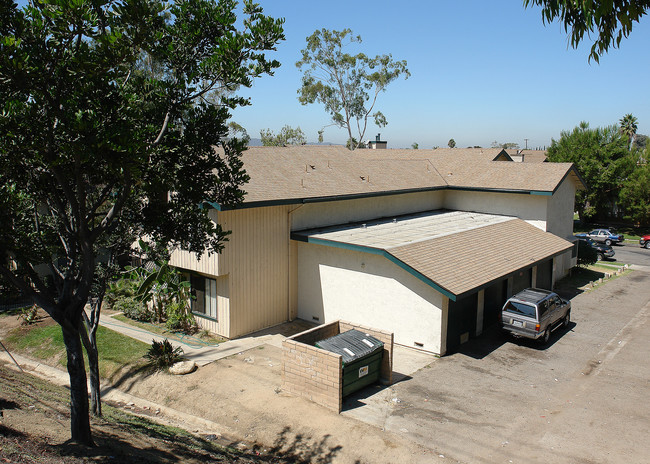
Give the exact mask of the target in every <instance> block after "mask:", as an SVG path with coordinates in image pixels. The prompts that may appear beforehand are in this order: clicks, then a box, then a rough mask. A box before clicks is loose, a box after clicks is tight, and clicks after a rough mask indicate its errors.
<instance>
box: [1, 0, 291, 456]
mask: <svg viewBox="0 0 650 464" xmlns="http://www.w3.org/2000/svg"><path fill="white" fill-rule="evenodd" d="M236 9H237V2H236V1H235V0H219V1H216V2H215V1H211V0H176V1H172V2H163V1H162V0H100V1H96V0H38V1H30V2H29V5H28V6H27V7H25V8H23V9H19V7H18V6H17V5H16V3H15V2H14V1H13V0H0V114H1V115H2V116H1V117H0V221H1V223H2V225H3V227H2V228H0V257H1V261H0V275H2V277H4V278H5V279H6V280H8V281H9V282H11V283H12V284H13V285H14V286H15V287H17V288H18V289H20V290H21V291H22V292H23V294H24V295H27V296H28V297H30V298H31V299H32V300H33V301H34V302H35V303H36V304H38V305H39V306H41V307H42V308H43V309H44V310H45V311H46V312H47V313H48V314H49V315H50V316H51V317H52V318H53V319H54V320H55V321H56V322H57V323H58V324H60V325H61V328H62V331H63V339H64V342H65V346H66V352H67V368H68V373H69V375H70V396H71V406H70V407H71V435H72V439H73V440H74V441H76V442H80V443H84V444H92V442H93V440H92V434H91V430H90V421H89V414H88V392H87V386H86V372H85V366H84V360H83V352H82V343H81V339H80V333H81V331H83V330H84V329H83V328H82V326H83V322H82V321H83V319H84V307H85V305H86V302H87V301H88V298H89V296H90V295H91V294H92V292H93V291H96V290H93V285H95V286H96V285H100V286H101V285H102V282H103V281H104V279H102V278H101V276H99V275H98V273H97V263H98V262H99V261H100V255H101V254H102V249H103V248H104V247H105V246H107V244H114V243H116V242H117V240H113V238H115V237H116V236H119V237H136V236H145V235H146V236H148V237H149V238H150V239H151V240H152V241H156V242H160V243H162V244H165V245H178V246H182V247H183V248H185V249H187V250H190V251H193V252H196V253H197V254H200V253H202V252H204V251H205V250H207V251H208V252H218V251H220V250H221V249H222V248H223V242H224V240H225V238H226V235H227V232H226V231H224V230H222V229H221V228H220V227H219V226H218V225H216V224H214V223H213V222H212V221H211V220H210V218H209V217H208V215H207V210H205V209H200V208H199V205H200V204H201V203H202V202H203V201H206V200H211V201H219V202H221V203H224V204H231V205H234V204H236V203H237V202H238V201H240V200H241V198H242V196H243V194H244V192H243V190H242V188H241V187H242V185H243V183H244V182H245V181H246V180H247V176H246V173H245V172H244V171H243V168H242V162H241V159H240V154H241V151H242V150H243V149H244V148H245V147H244V143H243V142H242V141H241V140H238V139H236V138H231V137H228V127H227V125H226V124H227V121H228V119H229V117H230V114H229V110H230V109H231V108H235V107H237V106H240V105H246V104H249V102H248V100H246V99H244V98H240V97H237V96H236V95H235V91H236V90H237V88H239V87H240V86H250V85H251V84H252V80H253V79H254V78H256V77H259V76H262V75H264V74H272V72H273V70H274V69H275V68H276V67H278V66H279V63H278V62H277V61H274V60H269V59H267V57H266V56H265V51H267V50H272V49H274V47H275V45H276V44H277V43H278V41H280V40H282V39H283V30H282V20H277V19H273V18H270V17H267V16H265V15H264V14H263V12H262V9H261V8H260V7H259V6H258V5H256V4H254V3H252V2H251V1H249V0H245V1H244V5H243V10H242V13H243V14H242V17H241V18H238V17H237V15H236V14H235V11H236ZM147 62H149V63H155V66H156V72H151V68H150V67H148V66H146V63H147ZM215 92H216V94H217V95H218V96H219V97H218V98H217V99H216V100H215V99H208V98H206V97H207V96H208V95H209V94H211V93H215ZM215 147H219V149H220V150H218V151H216V150H215ZM43 268H46V269H47V271H46V272H44V271H43V270H42V269H43ZM99 291H100V293H101V289H100V290H99ZM86 322H87V323H88V326H89V327H90V332H89V333H90V334H91V335H92V324H93V321H92V320H90V318H89V319H88V320H87V321H86Z"/></svg>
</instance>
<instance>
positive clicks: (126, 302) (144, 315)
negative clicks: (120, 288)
mask: <svg viewBox="0 0 650 464" xmlns="http://www.w3.org/2000/svg"><path fill="white" fill-rule="evenodd" d="M113 309H114V310H115V311H120V312H122V313H123V314H124V315H125V316H126V317H128V318H129V319H133V320H134V321H145V322H151V321H153V320H154V313H153V311H151V310H150V309H149V307H148V306H147V305H146V304H145V303H143V302H142V301H141V300H138V299H137V298H135V297H132V296H129V297H125V298H120V299H119V300H117V301H116V302H115V303H114V304H113Z"/></svg>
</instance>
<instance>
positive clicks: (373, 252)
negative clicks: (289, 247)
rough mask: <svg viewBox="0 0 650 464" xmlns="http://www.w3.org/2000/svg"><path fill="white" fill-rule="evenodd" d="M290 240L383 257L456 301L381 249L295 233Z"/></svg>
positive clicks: (440, 288)
mask: <svg viewBox="0 0 650 464" xmlns="http://www.w3.org/2000/svg"><path fill="white" fill-rule="evenodd" d="M291 239H292V240H296V241H298V242H305V243H313V244H316V245H323V246H328V247H332V248H340V249H343V250H351V251H358V252H360V253H368V254H371V255H378V256H383V257H384V258H386V259H388V260H389V261H391V262H392V263H394V264H396V265H397V266H399V267H400V268H402V269H404V270H405V271H406V272H408V273H409V274H411V275H412V276H414V277H416V278H417V279H419V280H421V281H422V282H424V283H425V284H427V285H428V286H429V287H431V288H433V289H434V290H436V291H437V292H439V293H442V294H443V295H445V296H446V297H447V298H449V299H450V300H452V301H456V298H457V296H456V295H454V294H453V293H451V292H450V291H449V290H447V289H445V288H443V287H441V286H440V285H438V284H436V283H435V282H434V281H433V280H431V279H429V278H428V277H427V276H425V275H424V274H422V273H420V272H419V271H417V270H416V269H413V268H412V267H411V266H409V265H408V264H406V263H405V262H404V261H402V260H400V259H397V258H396V257H395V256H393V255H392V254H390V253H389V252H388V251H386V250H384V249H383V248H374V247H368V246H364V245H355V244H354V243H347V242H335V241H333V240H325V239H322V238H315V237H308V236H305V235H302V234H297V233H295V232H294V233H292V234H291Z"/></svg>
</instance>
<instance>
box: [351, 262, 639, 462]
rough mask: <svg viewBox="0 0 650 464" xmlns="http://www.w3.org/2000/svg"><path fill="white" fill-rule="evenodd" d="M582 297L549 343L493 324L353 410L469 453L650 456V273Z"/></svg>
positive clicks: (518, 458) (576, 458) (615, 458)
mask: <svg viewBox="0 0 650 464" xmlns="http://www.w3.org/2000/svg"><path fill="white" fill-rule="evenodd" d="M572 306H573V310H572V321H573V322H572V324H571V325H570V326H569V328H568V329H559V330H558V331H556V332H554V333H553V336H552V338H551V342H550V344H549V345H548V346H547V347H540V346H538V345H537V344H536V343H533V342H529V341H522V340H513V339H508V338H505V337H504V336H502V335H501V334H500V333H498V332H497V331H493V332H490V333H488V334H486V336H484V337H481V338H479V339H476V340H473V341H472V342H470V343H469V344H467V345H465V346H464V347H463V349H462V352H460V353H455V354H452V355H450V356H446V357H444V358H441V359H439V360H436V361H435V362H433V363H432V364H431V365H430V367H428V368H424V369H421V370H420V371H418V372H417V373H415V374H413V375H412V378H410V379H407V380H406V381H403V382H400V383H397V384H395V385H394V386H393V387H391V388H388V389H385V390H383V391H381V392H379V393H377V394H376V395H373V397H371V398H369V399H363V400H361V402H363V403H369V405H368V406H364V407H354V403H352V406H350V407H349V408H348V410H347V411H346V412H344V414H347V415H351V416H353V417H357V418H359V419H362V420H364V421H367V422H371V423H374V424H375V425H376V426H379V427H382V428H384V429H386V430H389V431H392V432H397V433H400V434H403V435H404V436H406V437H408V438H409V439H411V440H413V441H415V442H416V443H418V444H420V445H423V446H426V447H428V448H432V449H435V450H436V452H437V453H439V454H441V455H444V456H445V458H447V459H449V458H451V460H454V461H458V462H467V463H474V462H485V463H498V462H505V463H511V462H512V463H528V462H563V463H564V462H566V463H594V462H612V463H618V462H621V463H631V462H649V459H650V458H648V457H649V456H650V441H649V440H648V437H649V436H650V401H648V395H649V394H650V388H649V387H650V363H649V362H648V359H649V358H650V344H648V343H647V340H648V333H649V331H650V322H649V314H650V273H646V272H641V271H635V272H633V273H631V274H629V275H627V276H624V277H621V278H618V279H613V280H611V281H609V282H608V283H607V284H606V285H603V286H601V287H599V288H597V289H596V290H593V291H591V292H589V293H585V294H581V295H578V296H577V297H575V298H574V299H573V301H572ZM351 401H354V399H352V400H351Z"/></svg>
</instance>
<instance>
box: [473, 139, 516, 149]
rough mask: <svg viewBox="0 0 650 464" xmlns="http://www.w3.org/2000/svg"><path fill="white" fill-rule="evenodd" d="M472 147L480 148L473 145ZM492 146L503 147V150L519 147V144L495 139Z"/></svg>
mask: <svg viewBox="0 0 650 464" xmlns="http://www.w3.org/2000/svg"><path fill="white" fill-rule="evenodd" d="M474 148H480V147H474ZM492 148H503V149H505V150H510V149H512V150H518V149H519V144H518V143H516V142H505V143H501V142H497V141H496V140H495V141H494V142H492Z"/></svg>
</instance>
